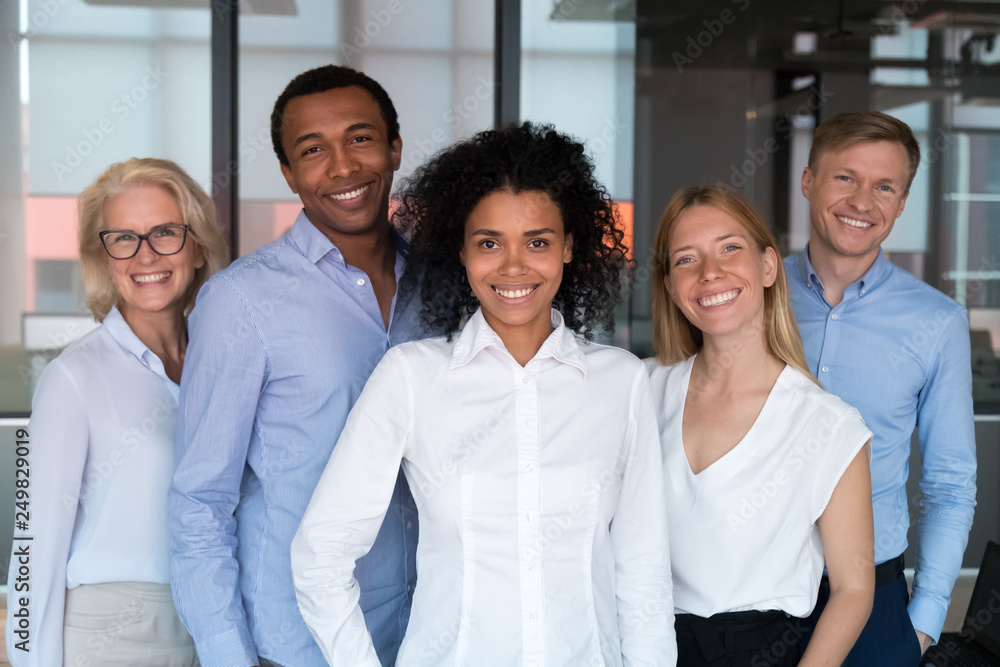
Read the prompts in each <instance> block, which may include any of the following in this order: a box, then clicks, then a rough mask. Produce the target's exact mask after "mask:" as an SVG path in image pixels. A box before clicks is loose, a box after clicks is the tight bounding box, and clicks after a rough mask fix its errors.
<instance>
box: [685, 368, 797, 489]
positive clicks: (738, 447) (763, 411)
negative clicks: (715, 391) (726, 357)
mask: <svg viewBox="0 0 1000 667" xmlns="http://www.w3.org/2000/svg"><path fill="white" fill-rule="evenodd" d="M696 357H697V355H695V356H693V357H691V358H690V359H689V360H688V367H687V371H686V372H685V374H684V384H683V386H682V389H683V392H684V398H683V402H682V403H681V418H680V419H679V420H678V422H677V423H678V427H677V428H678V434H677V437H678V440H679V442H680V444H681V455H682V456H683V457H684V465H685V468H686V469H687V473H688V475H690V477H691V478H693V479H699V478H701V477H703V476H704V475H705V473H707V472H709V471H712V470H718V469H720V468H722V469H725V468H727V467H729V465H730V464H729V463H728V461H731V460H734V459H737V460H738V459H740V458H742V456H741V455H740V454H739V452H741V451H742V450H744V449H746V446H745V444H746V442H747V441H748V440H751V436H753V435H754V434H755V432H756V431H758V430H759V428H758V426H757V425H758V424H759V423H760V422H761V419H762V418H763V417H765V416H766V415H767V413H769V412H770V409H771V404H772V403H773V402H774V401H773V400H772V399H773V397H774V390H775V388H776V387H777V386H778V383H779V382H781V378H782V376H783V375H785V373H787V372H788V371H789V369H790V368H791V366H789V365H788V364H785V367H784V368H782V369H781V372H780V373H778V377H776V378H775V379H774V384H773V385H771V389H770V391H768V392H767V398H766V399H764V404H763V405H762V406H761V408H760V412H758V413H757V416H756V417H755V418H754V420H753V424H751V425H750V428H749V429H747V432H746V433H744V434H743V437H742V438H740V439H739V442H737V443H736V444H735V445H733V446H732V447H731V448H730V449H729V451H727V452H726V453H725V454H723V455H722V456H720V457H719V458H717V459H715V460H714V461H712V462H711V463H710V464H708V465H707V466H705V467H704V468H702V469H701V470H700V471H699V472H695V471H694V467H693V466H692V465H691V459H689V458H688V453H687V447H685V445H684V414H685V412H686V411H687V397H688V390H689V389H690V386H691V373H692V371H693V370H694V360H695V358H696ZM720 464H721V465H720Z"/></svg>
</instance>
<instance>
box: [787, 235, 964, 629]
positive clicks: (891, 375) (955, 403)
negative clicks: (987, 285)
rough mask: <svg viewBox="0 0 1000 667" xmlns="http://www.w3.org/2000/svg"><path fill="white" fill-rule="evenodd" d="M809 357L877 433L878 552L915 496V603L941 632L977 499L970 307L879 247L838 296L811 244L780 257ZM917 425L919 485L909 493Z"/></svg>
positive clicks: (885, 548)
mask: <svg viewBox="0 0 1000 667" xmlns="http://www.w3.org/2000/svg"><path fill="white" fill-rule="evenodd" d="M785 268H786V269H787V271H788V283H789V287H790V289H791V293H792V304H793V306H794V308H795V317H796V319H797V320H798V324H799V330H800V332H801V334H802V342H803V344H804V346H805V352H806V359H807V360H808V362H809V368H810V370H812V372H813V373H814V374H815V375H816V377H817V378H819V380H820V382H822V383H823V386H824V387H825V388H826V390H827V391H829V392H830V393H832V394H836V395H837V396H839V397H840V398H842V399H843V400H845V401H846V402H847V403H849V404H850V405H853V406H854V407H856V408H857V409H858V411H859V412H861V416H862V417H864V420H865V423H866V424H867V425H868V428H870V429H871V430H872V432H873V433H874V434H875V437H874V439H873V441H872V497H873V501H874V511H875V562H876V563H882V562H885V561H887V560H890V559H892V558H895V557H896V556H898V555H899V554H901V553H903V551H904V550H905V549H906V545H907V541H906V532H907V529H908V528H909V527H910V516H909V506H910V505H911V504H912V505H913V507H914V509H916V508H917V507H918V506H919V508H920V520H919V523H918V529H917V547H918V548H917V563H916V579H915V581H914V587H913V597H912V599H911V600H910V604H909V607H908V611H909V614H910V620H911V621H912V622H913V627H914V628H915V629H917V630H920V631H921V632H924V633H926V634H927V635H930V636H931V637H932V638H933V639H934V641H937V639H938V637H939V635H940V634H941V627H942V625H943V624H944V619H945V615H946V614H947V611H948V603H949V601H950V599H951V589H952V587H953V586H954V584H955V578H956V577H957V576H958V571H959V569H960V568H961V567H962V555H963V553H964V552H965V545H966V543H967V542H968V538H969V528H970V527H971V526H972V515H973V508H974V507H975V506H976V441H975V431H974V425H973V418H972V362H971V352H970V344H969V319H968V315H967V314H966V312H965V309H964V308H962V307H961V306H960V305H958V304H957V303H956V302H955V301H954V300H952V299H950V298H949V297H947V296H945V295H944V294H942V293H941V292H939V291H937V290H935V289H934V288H932V287H930V286H929V285H927V284H926V283H924V282H922V281H920V280H918V279H916V278H915V277H913V276H912V275H910V274H909V273H907V272H906V271H904V270H903V269H900V268H899V267H897V266H895V265H893V264H892V263H890V262H889V260H888V259H886V258H885V255H884V254H883V253H882V252H879V254H878V258H877V259H876V260H875V263H874V264H872V266H871V268H870V269H869V270H868V271H867V273H865V275H864V276H862V278H861V280H859V281H858V282H856V283H854V284H853V285H850V286H848V287H847V289H846V290H845V291H844V299H843V301H841V302H840V303H839V304H837V305H836V306H835V307H831V306H830V304H829V302H827V300H826V298H825V297H824V296H823V284H822V283H821V282H820V280H819V278H818V277H817V276H816V272H815V270H814V269H813V266H812V264H811V263H810V261H809V257H808V254H807V251H805V252H802V253H800V254H798V255H792V256H790V257H788V258H786V259H785ZM914 427H917V431H918V439H919V443H920V452H921V454H922V458H923V469H922V470H921V475H920V496H919V497H914V498H912V499H908V498H907V497H906V479H907V477H908V475H909V465H908V461H909V456H910V438H911V436H912V434H913V429H914Z"/></svg>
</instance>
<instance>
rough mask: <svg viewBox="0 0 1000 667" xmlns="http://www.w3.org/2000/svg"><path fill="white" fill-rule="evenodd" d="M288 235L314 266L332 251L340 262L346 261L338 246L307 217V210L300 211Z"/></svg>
mask: <svg viewBox="0 0 1000 667" xmlns="http://www.w3.org/2000/svg"><path fill="white" fill-rule="evenodd" d="M288 235H289V236H290V237H292V240H293V241H295V245H297V246H298V247H299V250H301V251H302V254H303V255H305V256H306V259H308V260H309V261H310V262H311V263H313V264H315V263H316V262H318V261H319V260H321V259H323V258H324V257H326V255H328V254H329V253H330V252H331V251H332V252H334V253H335V254H336V259H338V260H340V262H343V261H344V256H343V255H342V254H340V251H339V250H337V246H335V245H333V242H332V241H331V240H330V239H328V238H327V237H326V234H324V233H323V232H321V231H319V229H318V228H317V227H316V225H314V224H313V223H312V221H310V220H309V218H307V217H306V211H305V209H302V210H301V211H299V215H298V217H297V218H295V224H294V225H292V228H291V229H290V230H288Z"/></svg>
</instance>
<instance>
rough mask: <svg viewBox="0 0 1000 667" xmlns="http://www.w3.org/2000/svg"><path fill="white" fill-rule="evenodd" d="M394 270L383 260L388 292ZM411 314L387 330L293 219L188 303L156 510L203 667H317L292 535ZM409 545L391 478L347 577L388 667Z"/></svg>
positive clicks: (402, 624)
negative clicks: (298, 592)
mask: <svg viewBox="0 0 1000 667" xmlns="http://www.w3.org/2000/svg"><path fill="white" fill-rule="evenodd" d="M400 243H402V242H400ZM402 268H403V260H402V257H401V256H400V255H399V254H397V258H396V278H397V282H398V280H399V277H400V275H401V272H402ZM417 310H418V307H417V305H416V300H413V301H412V302H411V301H410V300H408V299H407V298H406V297H404V296H399V297H398V298H396V297H394V298H393V304H392V313H391V318H390V325H389V330H388V332H387V331H386V328H385V326H384V324H383V320H382V314H381V310H380V309H379V304H378V301H377V299H376V298H375V293H374V291H373V289H372V286H371V283H370V281H369V280H368V276H367V275H366V274H365V273H364V272H363V271H361V270H359V269H357V268H355V267H353V266H350V265H348V264H346V263H345V261H344V257H343V255H342V254H341V253H340V251H339V250H337V248H336V247H335V246H334V245H333V244H332V243H331V242H330V240H329V239H327V237H326V236H324V235H323V234H322V233H321V232H320V231H319V230H318V229H317V228H316V227H315V226H314V225H313V224H312V223H311V222H309V220H308V219H307V218H306V216H305V213H304V212H302V213H300V214H299V217H298V219H297V220H296V222H295V224H294V226H293V227H292V228H291V230H290V231H289V232H288V234H286V235H284V236H282V237H281V238H279V239H278V240H276V241H274V242H273V243H271V244H269V245H267V246H264V247H263V248H261V249H259V250H258V251H256V252H255V253H253V254H251V255H249V256H247V257H244V258H242V259H240V260H238V261H236V262H234V263H233V265H232V266H230V267H229V268H228V269H226V270H224V271H222V272H220V273H219V274H217V275H216V276H214V277H213V278H212V279H211V280H210V281H209V282H208V283H207V284H206V285H205V286H204V287H203V288H202V289H201V292H200V293H199V294H198V302H197V306H196V308H195V309H194V312H192V314H191V317H190V319H189V321H188V331H189V338H190V343H189V345H188V349H187V355H186V359H185V363H184V373H183V376H182V379H181V393H180V408H179V416H178V435H177V453H176V462H175V471H174V477H173V482H172V484H171V488H170V494H169V498H168V512H169V521H170V530H171V534H172V545H171V571H172V584H173V590H174V597H175V599H176V602H177V610H178V613H179V614H180V616H181V619H182V620H183V621H184V624H185V626H187V628H188V630H189V631H190V632H191V635H192V636H193V637H194V639H195V642H196V644H197V648H198V655H199V658H200V660H201V664H202V665H203V667H242V666H246V665H257V664H258V656H259V657H261V658H267V659H269V660H272V661H274V662H277V663H279V664H282V665H289V666H294V667H312V666H317V667H319V666H323V665H326V661H325V660H324V659H323V655H322V653H321V652H320V650H319V647H318V646H317V645H316V643H315V641H314V640H313V638H312V635H311V634H310V633H309V630H308V629H307V627H306V625H305V623H304V622H303V620H302V617H301V615H300V614H299V609H298V605H297V604H296V600H295V592H294V590H293V588H292V572H291V562H290V556H289V548H290V545H291V541H292V536H293V535H294V534H295V530H296V529H297V528H298V525H299V522H300V520H301V519H302V515H303V513H304V512H305V509H306V506H307V505H308V503H309V500H310V498H311V497H312V493H313V489H314V488H315V487H316V484H317V482H318V480H319V478H320V475H321V474H322V472H323V469H324V467H325V465H326V463H327V461H328V460H329V458H330V453H331V452H332V451H333V446H334V444H335V443H336V442H337V438H338V437H339V436H340V432H341V430H342V429H343V427H344V423H345V422H346V420H347V415H348V413H349V412H350V411H351V408H352V407H353V405H354V402H355V401H356V400H357V398H358V396H359V395H360V394H361V390H362V388H363V387H364V385H365V382H366V380H367V379H368V376H369V374H370V373H371V371H372V369H374V367H375V366H376V365H377V364H378V362H379V360H380V359H381V358H382V355H383V354H384V353H385V352H386V350H388V349H389V347H390V345H393V344H396V343H401V342H404V341H408V340H413V339H415V338H417V337H419V336H418V332H419V325H418V322H417ZM416 538H417V520H416V509H415V507H414V506H413V500H412V497H411V496H410V493H409V490H408V489H407V487H406V482H405V480H403V478H402V476H400V477H399V480H398V481H397V485H396V489H395V490H394V492H393V497H392V502H391V505H390V507H389V511H388V513H387V514H386V519H385V521H384V523H383V525H382V529H381V532H380V533H379V536H378V539H377V540H376V542H375V545H374V547H373V548H372V550H371V551H370V552H369V554H368V555H367V556H365V557H364V558H362V559H361V560H359V561H358V564H357V570H356V572H355V574H356V577H357V579H358V581H359V583H360V589H361V590H360V602H361V608H362V610H363V612H364V615H365V621H366V623H367V626H368V629H369V631H370V632H371V634H372V638H373V640H374V643H375V647H376V650H377V651H378V654H379V657H380V659H381V660H382V662H383V664H386V665H391V664H392V663H393V662H394V660H395V655H396V651H397V649H398V647H399V643H400V641H401V639H402V636H403V633H404V631H405V628H406V624H407V621H408V619H409V612H410V600H411V597H412V591H413V586H414V585H415V583H416V568H415V563H414V554H415V550H416ZM355 595H357V592H355Z"/></svg>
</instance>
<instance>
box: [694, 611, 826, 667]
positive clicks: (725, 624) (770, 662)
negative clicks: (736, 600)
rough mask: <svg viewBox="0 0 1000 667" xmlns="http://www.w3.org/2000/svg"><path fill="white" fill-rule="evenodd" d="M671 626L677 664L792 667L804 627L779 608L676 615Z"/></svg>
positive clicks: (702, 666) (704, 666)
mask: <svg viewBox="0 0 1000 667" xmlns="http://www.w3.org/2000/svg"><path fill="white" fill-rule="evenodd" d="M674 628H675V629H676V631H677V666H678V667H793V666H794V665H797V664H799V658H801V657H802V652H801V649H800V648H799V640H800V639H801V638H802V635H803V634H804V633H805V630H806V628H805V625H804V624H803V620H802V619H800V618H795V617H794V616H789V615H788V614H786V613H784V612H782V611H740V612H731V613H728V614H716V615H715V616H712V617H710V618H702V617H701V616H695V615H693V614H678V615H677V618H676V621H675V622H674Z"/></svg>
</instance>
